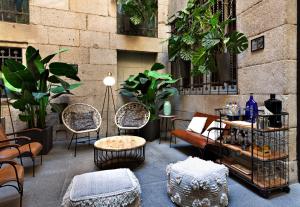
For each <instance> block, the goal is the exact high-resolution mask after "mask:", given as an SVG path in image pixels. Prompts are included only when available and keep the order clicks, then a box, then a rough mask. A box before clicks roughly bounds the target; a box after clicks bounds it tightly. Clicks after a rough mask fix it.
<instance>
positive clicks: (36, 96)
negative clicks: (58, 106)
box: [32, 92, 50, 101]
mask: <svg viewBox="0 0 300 207" xmlns="http://www.w3.org/2000/svg"><path fill="white" fill-rule="evenodd" d="M32 95H33V97H34V99H35V100H36V101H39V100H40V99H41V98H43V97H45V96H49V95H50V94H49V93H40V92H33V93H32Z"/></svg>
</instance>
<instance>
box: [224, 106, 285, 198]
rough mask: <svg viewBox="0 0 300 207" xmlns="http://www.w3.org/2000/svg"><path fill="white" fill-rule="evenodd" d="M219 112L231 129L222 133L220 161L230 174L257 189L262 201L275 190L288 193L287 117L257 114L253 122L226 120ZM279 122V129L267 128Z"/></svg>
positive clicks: (282, 114) (283, 114)
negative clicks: (274, 122)
mask: <svg viewBox="0 0 300 207" xmlns="http://www.w3.org/2000/svg"><path fill="white" fill-rule="evenodd" d="M223 111H224V110H218V112H219V114H220V121H221V122H223V123H226V124H227V125H229V126H230V127H227V128H228V130H227V131H224V133H223V136H222V138H221V139H220V141H219V144H220V152H219V153H220V154H219V156H220V159H218V161H219V162H220V163H222V164H224V165H226V166H227V167H228V168H229V170H230V173H231V174H233V175H235V176H237V177H239V178H241V179H242V180H243V181H245V182H247V183H248V184H250V185H251V186H253V187H254V188H255V189H256V190H258V192H259V194H260V195H261V196H263V197H265V198H268V197H269V195H270V194H271V193H272V192H274V191H283V192H289V190H290V189H289V114H288V113H286V112H283V113H281V114H275V115H258V116H257V117H256V122H255V123H248V122H246V121H239V120H238V121H229V120H228V118H227V116H226V115H225V114H224V113H223ZM274 119H280V120H281V127H277V128H274V127H269V126H268V125H269V123H270V121H272V120H274Z"/></svg>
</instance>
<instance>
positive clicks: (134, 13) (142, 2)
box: [117, 0, 158, 25]
mask: <svg viewBox="0 0 300 207" xmlns="http://www.w3.org/2000/svg"><path fill="white" fill-rule="evenodd" d="M117 3H118V5H119V6H120V7H121V10H122V11H123V12H124V13H125V14H126V15H127V16H129V19H130V22H131V23H132V24H134V25H140V24H143V23H145V22H154V21H155V19H156V15H157V9H158V6H157V0H118V2H117Z"/></svg>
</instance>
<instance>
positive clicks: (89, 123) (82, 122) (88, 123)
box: [71, 111, 97, 131]
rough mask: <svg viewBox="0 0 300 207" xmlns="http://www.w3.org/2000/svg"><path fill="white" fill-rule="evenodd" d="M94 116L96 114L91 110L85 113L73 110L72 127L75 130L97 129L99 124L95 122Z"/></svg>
mask: <svg viewBox="0 0 300 207" xmlns="http://www.w3.org/2000/svg"><path fill="white" fill-rule="evenodd" d="M93 116H94V112H93V111H89V112H85V113H75V112H71V119H72V128H73V129H74V130H75V131H83V130H89V129H96V128H97V126H96V124H95V122H94V119H93Z"/></svg>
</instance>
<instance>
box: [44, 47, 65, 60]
mask: <svg viewBox="0 0 300 207" xmlns="http://www.w3.org/2000/svg"><path fill="white" fill-rule="evenodd" d="M68 50H69V49H66V48H62V49H60V50H58V51H56V52H54V53H52V54H51V55H48V56H47V57H45V58H44V59H42V60H41V62H42V63H43V64H47V63H49V62H50V60H52V58H54V57H55V56H56V55H57V54H60V53H63V52H66V51H68Z"/></svg>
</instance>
